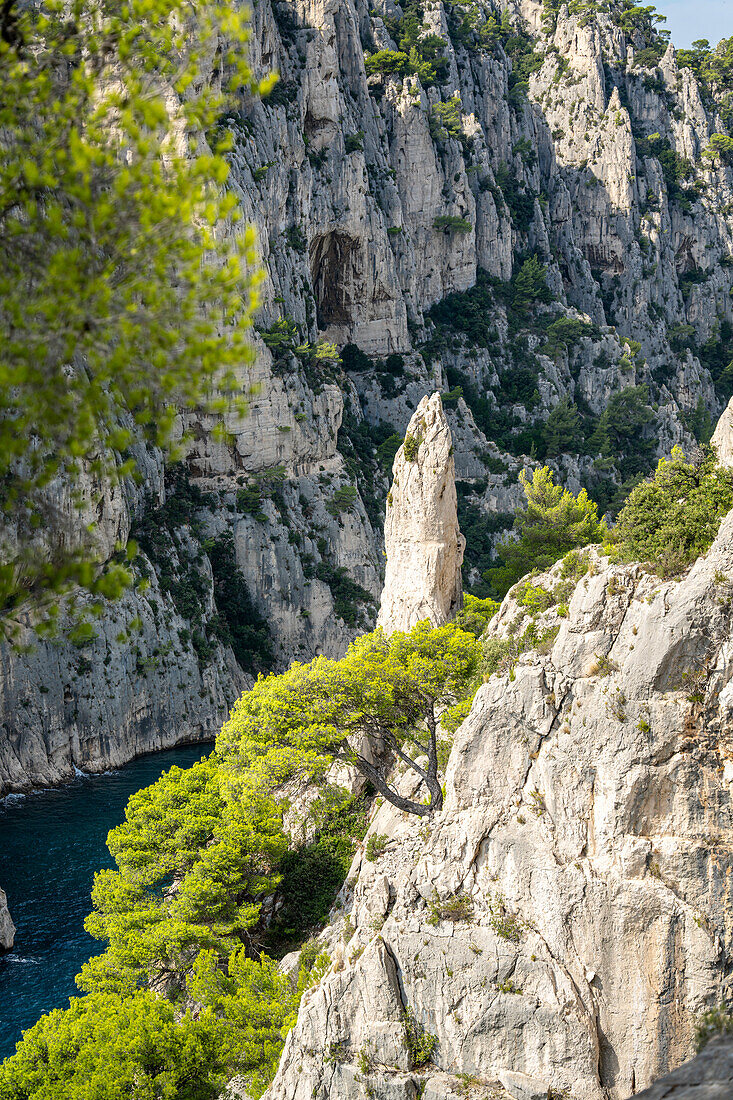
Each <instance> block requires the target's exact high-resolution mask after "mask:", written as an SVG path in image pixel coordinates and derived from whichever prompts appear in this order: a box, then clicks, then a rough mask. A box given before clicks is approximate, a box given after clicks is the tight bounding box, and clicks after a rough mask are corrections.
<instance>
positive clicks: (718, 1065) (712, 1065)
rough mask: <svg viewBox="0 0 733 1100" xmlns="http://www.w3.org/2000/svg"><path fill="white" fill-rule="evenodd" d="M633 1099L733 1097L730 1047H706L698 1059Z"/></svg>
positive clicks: (725, 1043)
mask: <svg viewBox="0 0 733 1100" xmlns="http://www.w3.org/2000/svg"><path fill="white" fill-rule="evenodd" d="M636 1095H637V1096H638V1097H639V1100H726V1098H727V1097H729V1096H731V1095H733V1043H732V1042H731V1040H730V1039H717V1040H715V1041H713V1042H711V1043H709V1044H708V1046H706V1047H705V1049H704V1050H703V1052H702V1054H699V1055H698V1056H697V1058H694V1059H693V1060H692V1061H691V1062H686V1063H685V1065H684V1066H680V1068H679V1069H677V1070H675V1071H674V1072H673V1073H669V1074H666V1075H665V1076H664V1077H662V1078H661V1079H660V1080H659V1081H657V1082H655V1084H653V1085H652V1087H651V1088H649V1089H644V1091H643V1092H639V1093H637V1094H636Z"/></svg>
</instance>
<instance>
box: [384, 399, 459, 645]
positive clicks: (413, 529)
mask: <svg viewBox="0 0 733 1100" xmlns="http://www.w3.org/2000/svg"><path fill="white" fill-rule="evenodd" d="M384 542H385V549H386V554H387V571H386V575H385V581H384V591H383V592H382V602H381V605H380V608H379V618H378V619H377V625H378V626H381V627H383V629H384V630H385V631H386V632H387V633H392V632H393V631H395V630H411V629H412V627H413V626H414V625H415V624H416V623H418V622H420V621H421V620H422V619H428V620H429V621H430V622H431V623H432V624H433V626H442V625H443V624H444V623H446V622H448V621H449V620H450V619H451V618H453V616H454V615H455V613H456V611H457V610H458V608H459V607H460V605H461V593H462V587H461V564H462V562H463V551H464V549H465V546H466V540H465V539H464V537H463V535H462V534H461V532H460V530H459V527H458V510H457V500H456V474H455V462H454V459H453V439H452V437H451V432H450V428H449V427H448V421H447V420H446V418H445V414H444V412H443V405H442V402H441V400H440V394H438V393H434V394H433V395H432V397H427V396H426V397H424V398H423V399H422V401H421V402H420V404H419V405H418V407H417V409H416V410H415V414H414V416H413V417H412V419H411V420H410V423H409V425H408V427H407V434H406V435H405V441H404V443H403V444H402V446H401V447H400V449H399V450H398V452H397V455H396V456H395V460H394V465H393V467H392V488H391V489H390V492H389V496H388V497H387V517H386V520H385V524H384Z"/></svg>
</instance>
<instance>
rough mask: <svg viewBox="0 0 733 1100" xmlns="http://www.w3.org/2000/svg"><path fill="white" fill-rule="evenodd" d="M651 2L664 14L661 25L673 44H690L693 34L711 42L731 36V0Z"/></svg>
mask: <svg viewBox="0 0 733 1100" xmlns="http://www.w3.org/2000/svg"><path fill="white" fill-rule="evenodd" d="M639 2H640V3H642V4H643V3H645V2H652V0H639ZM654 6H655V7H656V9H657V11H658V12H660V13H661V14H662V15H666V16H667V22H666V24H663V26H666V28H667V29H668V30H670V31H671V32H672V41H673V42H674V44H675V46H681V47H687V46H690V45H691V44H692V43H693V42H694V40H695V39H696V38H707V39H708V40H709V41H710V44H711V45H715V43H716V42H719V41H720V39H721V38H730V37H731V36H733V0H656V3H655V4H654Z"/></svg>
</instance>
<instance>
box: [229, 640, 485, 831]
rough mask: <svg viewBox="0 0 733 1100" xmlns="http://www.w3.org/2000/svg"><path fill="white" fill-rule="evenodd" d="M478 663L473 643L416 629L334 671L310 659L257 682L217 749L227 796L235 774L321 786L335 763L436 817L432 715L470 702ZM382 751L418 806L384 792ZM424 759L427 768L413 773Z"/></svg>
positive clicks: (359, 652)
mask: <svg viewBox="0 0 733 1100" xmlns="http://www.w3.org/2000/svg"><path fill="white" fill-rule="evenodd" d="M479 658H480V649H479V646H478V644H477V642H476V639H475V637H474V636H473V635H472V634H467V633H465V632H464V631H462V630H458V629H457V628H456V627H455V626H453V625H448V626H444V627H440V628H438V629H436V630H433V629H431V627H430V625H429V623H427V622H421V623H418V624H417V626H415V627H414V628H413V629H412V630H411V631H410V632H409V633H406V634H405V633H400V632H397V633H395V634H392V635H391V636H389V637H387V636H386V635H385V634H384V633H383V632H382V631H381V630H377V631H375V632H374V633H373V634H366V635H364V636H363V637H361V638H358V639H357V640H356V641H355V642H352V644H351V645H350V646H349V649H348V652H347V654H346V656H345V657H343V658H342V659H341V660H339V661H336V660H330V659H328V658H326V657H317V658H316V659H315V660H314V661H311V662H310V663H309V664H307V665H300V664H294V665H293V666H292V667H291V668H290V669H289V670H288V671H287V672H285V673H283V674H282V675H279V676H275V675H272V676H267V677H264V678H260V679H259V680H258V681H257V683H256V684H255V686H254V688H253V689H252V690H251V691H248V692H245V694H244V695H243V696H242V697H241V699H240V700H239V702H238V703H236V704H235V706H234V709H233V710H232V716H231V718H230V720H229V721H228V722H227V723H226V724H225V726H224V727H223V729H222V731H221V734H220V735H219V739H218V741H217V748H218V751H219V752H220V753H221V754H222V755H223V756H224V757H226V758H227V761H228V762H227V769H228V771H229V773H230V777H231V782H232V784H233V785H234V789H236V785H237V775H238V773H240V772H241V773H242V774H245V775H248V776H252V775H253V774H258V775H259V776H260V780H259V781H260V782H261V783H262V784H264V785H266V786H271V785H272V783H273V781H274V777H275V776H277V777H278V778H277V781H278V782H280V783H282V782H283V781H284V780H285V779H286V778H295V777H299V778H300V779H301V780H302V779H303V778H305V777H307V776H309V775H310V776H313V777H318V776H319V775H320V776H322V775H324V774H325V773H326V771H327V770H328V768H329V767H330V765H331V763H332V761H333V760H339V761H342V762H343V763H345V764H348V765H351V766H352V767H355V768H357V769H358V770H359V771H360V772H361V773H362V775H364V776H365V778H366V779H368V780H369V781H370V783H372V784H373V785H374V787H375V788H376V789H377V791H378V792H379V793H380V794H381V795H382V796H383V797H384V798H385V799H386V800H387V801H388V802H391V803H392V805H394V806H397V807H398V808H399V809H401V810H405V811H407V812H408V813H413V814H417V815H425V814H430V813H432V812H433V811H434V810H437V809H440V807H441V806H442V804H443V794H442V791H441V787H440V782H439V780H438V747H437V737H436V730H437V725H438V720H439V713H440V711H441V709H442V708H443V707H445V706H446V705H448V704H451V703H453V702H455V701H456V700H457V699H461V698H463V697H464V696H465V695H467V694H468V692H469V689H470V686H471V683H472V680H473V678H474V676H475V674H476V671H477V669H478V663H479ZM385 748H386V749H387V750H388V752H389V753H390V754H392V755H393V756H395V757H397V758H399V760H401V761H402V763H403V764H405V765H406V766H407V768H408V769H410V770H411V771H412V772H414V773H415V775H416V776H418V777H419V779H420V781H421V786H422V787H424V791H423V794H424V795H425V796H426V798H425V801H422V802H418V801H416V800H415V799H414V798H408V797H405V796H403V795H401V794H400V793H399V792H398V791H397V790H396V789H395V787H394V786H393V785H392V784H391V783H390V782H389V780H388V778H387V773H388V765H387V762H386V761H385V760H384V750H385ZM421 756H426V757H427V761H428V762H427V764H426V765H423V764H421V763H418V760H419V758H420V757H421Z"/></svg>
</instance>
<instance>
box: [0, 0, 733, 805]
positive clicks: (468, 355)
mask: <svg viewBox="0 0 733 1100" xmlns="http://www.w3.org/2000/svg"><path fill="white" fill-rule="evenodd" d="M571 7H572V8H573V11H570V10H569V9H568V6H566V5H559V4H555V3H548V4H546V5H544V6H543V5H542V4H540V3H539V2H538V0H522V2H521V3H519V2H515V3H512V4H510V5H509V6H508V7H507V8H506V16H505V18H504V22H503V23H502V22H501V11H500V9H499V7H495V6H494V5H493V4H492V3H491V2H490V0H477V3H475V4H465V5H461V4H457V5H456V4H447V3H445V4H444V3H442V2H441V0H420V2H419V3H418V2H412V0H411V2H410V4H406V5H405V6H404V8H401V7H399V6H398V5H396V4H393V3H392V2H391V0H377V2H376V3H375V4H372V5H370V4H367V2H366V0H277V2H274V3H273V2H272V0H261V2H260V3H258V4H257V5H256V6H255V7H254V10H253V15H252V21H253V35H252V60H253V64H254V66H255V68H256V69H257V71H258V72H264V71H266V70H269V69H271V68H276V69H277V70H278V71H279V72H280V74H281V81H280V83H279V85H278V86H277V87H276V89H275V90H274V91H273V92H272V93H271V94H270V95H269V96H268V97H267V99H266V100H265V101H262V102H260V101H252V100H251V99H249V98H248V97H243V98H242V100H241V103H240V104H239V105H238V108H235V109H233V110H232V111H231V112H230V114H228V115H227V116H226V117H224V118H222V119H221V120H220V125H221V126H222V127H226V128H228V129H229V130H230V131H231V134H232V139H233V148H232V152H231V154H230V157H231V166H232V175H231V188H232V191H233V193H234V194H236V196H237V197H238V200H239V204H240V209H241V213H242V214H243V216H244V218H245V219H247V220H249V221H251V222H252V223H253V224H254V225H255V227H256V229H257V233H258V239H259V249H260V254H261V258H262V262H263V265H264V268H265V280H264V283H263V287H262V308H261V312H260V314H259V317H258V320H257V327H258V333H257V334H256V335H255V342H256V348H257V359H256V362H255V364H254V366H253V367H252V368H251V369H250V368H244V367H243V368H242V382H243V385H245V386H246V387H250V386H255V388H256V389H255V396H254V397H253V400H252V408H251V413H250V416H249V417H248V418H247V419H246V420H244V421H242V422H239V421H235V422H233V423H231V424H230V425H229V427H230V429H231V432H232V439H233V442H232V443H231V445H224V444H223V443H221V442H220V441H218V440H217V439H216V438H215V437H214V435H213V433H212V428H213V421H212V420H210V419H209V418H207V417H205V416H202V415H195V414H192V415H191V416H190V417H187V427H188V428H189V430H190V434H191V436H192V438H193V444H192V446H191V450H190V453H189V454H188V457H187V467H188V470H189V472H190V474H191V475H192V477H193V479H194V481H195V483H196V484H197V485H199V487H200V488H201V489H202V490H203V491H204V492H205V493H206V495H207V498H208V502H207V504H206V505H205V506H202V507H201V508H200V509H198V510H197V511H196V514H195V515H194V516H193V517H192V518H193V520H194V521H195V524H197V525H198V528H199V532H200V537H199V536H192V537H194V541H195V542H196V549H195V550H192V556H191V557H190V559H189V557H188V555H187V552H186V551H184V552H183V553H184V557H186V558H187V560H189V561H190V562H193V563H194V564H193V565H191V566H190V567H189V565H186V564H185V563H183V564H181V563H180V562H177V561H176V558H177V555H176V554H174V555H173V558H174V567H173V569H169V568H168V565H167V560H166V556H165V555H163V557H162V559H161V560H158V561H150V559H149V557H148V561H149V567H150V568H152V572H153V573H154V574H155V579H153V578H152V577H151V578H149V579H150V580H151V588H150V589H149V590H148V592H147V593H143V592H139V593H138V594H136V596H135V597H134V599H133V600H132V601H131V603H130V605H129V608H128V611H129V614H128V613H127V612H126V616H127V617H126V619H125V623H122V624H121V623H120V622H119V621H118V619H119V617H120V614H119V610H118V609H114V608H113V609H110V611H109V612H108V614H107V615H106V616H105V617H104V618H103V620H102V621H100V622H99V623H98V625H97V626H96V628H95V629H96V633H97V636H98V637H97V640H96V641H95V642H94V643H93V644H91V645H90V647H89V648H87V647H85V646H84V645H79V646H75V645H71V644H68V645H67V644H64V643H62V642H59V643H56V644H54V645H53V646H50V647H46V646H42V647H40V648H39V649H38V650H37V653H36V655H35V656H31V657H30V658H26V657H24V656H22V655H18V654H14V653H9V652H6V653H5V654H4V656H3V662H4V664H3V668H4V687H3V699H2V706H1V708H0V729H1V730H2V732H1V733H0V745H1V746H2V747H1V748H0V790H2V789H6V788H8V787H17V786H19V785H23V784H27V783H32V782H46V781H47V780H48V778H49V777H51V776H57V777H58V776H61V775H64V774H69V773H70V771H71V769H72V766H73V764H74V763H77V762H80V761H81V762H82V763H83V762H84V761H89V762H92V763H93V766H100V767H101V766H104V764H105V763H112V762H119V761H120V760H121V759H127V758H129V757H130V756H131V755H133V754H134V753H135V752H137V751H141V750H142V749H143V748H154V747H157V746H159V745H160V744H165V743H171V742H172V741H175V740H176V739H179V738H182V737H192V736H201V735H204V734H205V733H206V732H207V731H210V730H213V729H215V728H216V726H217V725H218V722H219V717H220V715H221V714H222V713H223V712H225V711H226V708H227V706H228V705H229V704H230V703H231V701H232V699H233V697H234V694H235V693H236V690H237V689H238V687H239V685H240V683H241V682H242V680H243V677H244V676H245V675H246V674H248V673H251V671H252V668H250V667H247V666H246V664H245V665H242V664H241V663H240V662H239V661H238V659H237V658H236V654H234V650H233V649H232V647H231V645H230V644H229V641H228V640H227V632H226V630H222V629H221V623H222V620H223V619H225V618H226V616H225V615H224V614H223V613H222V610H221V608H220V606H219V603H220V602H221V592H222V588H223V584H224V582H223V581H221V579H219V580H217V578H216V577H215V576H213V571H212V568H211V560H210V558H209V550H208V549H207V547H208V544H209V541H210V540H211V539H214V540H216V539H219V538H221V537H222V536H223V535H226V534H229V535H230V536H231V541H232V543H233V546H234V553H235V559H236V568H237V570H238V574H239V576H240V578H241V580H242V582H243V583H244V584H245V585H246V587H247V589H248V592H249V597H250V599H251V602H252V604H253V606H254V609H255V610H256V612H257V613H258V614H259V615H260V616H261V617H262V618H263V619H265V620H266V621H267V623H268V624H270V635H271V637H270V644H271V650H272V659H273V662H274V663H275V664H277V665H282V664H284V663H286V662H287V661H289V660H291V659H292V658H294V657H304V658H307V657H310V656H313V655H315V654H316V653H319V652H326V653H330V654H334V655H336V654H339V653H341V652H343V651H344V648H345V646H346V645H347V643H348V641H349V640H350V639H351V638H352V637H354V636H355V634H356V633H357V632H359V631H360V630H363V629H365V628H366V627H367V626H370V625H373V623H374V612H375V601H376V599H377V598H378V594H379V591H380V587H381V576H380V572H381V565H382V556H381V540H382V534H381V517H382V516H383V514H384V502H385V498H386V495H387V490H388V482H387V471H388V468H389V463H390V461H391V458H392V455H393V453H394V448H393V447H392V445H393V444H394V443H395V442H398V441H399V440H400V439H401V438H402V437H403V434H404V431H405V428H406V426H407V424H408V422H409V420H410V418H411V417H412V415H413V413H414V412H415V409H416V408H417V406H418V405H419V403H420V401H421V400H422V398H423V397H424V396H425V395H426V394H429V393H433V392H435V391H438V392H441V393H442V394H443V397H444V406H445V408H446V415H447V418H448V420H449V423H450V427H451V432H452V437H453V446H454V456H455V465H456V474H457V477H458V507H459V519H460V522H461V528H462V530H463V532H464V534H465V535H466V536H467V540H468V546H467V551H466V563H465V567H464V574H465V577H466V579H467V581H468V582H469V583H470V584H471V585H476V584H480V583H481V575H482V573H483V572H484V571H485V570H486V568H487V566H488V565H489V563H490V559H491V554H492V547H493V546H494V545H495V543H496V540H497V539H498V538H500V537H501V534H502V532H503V531H504V530H505V529H506V527H507V526H508V525H509V524H510V523H511V520H512V512H513V509H514V507H515V506H516V504H517V503H518V502H519V494H520V490H519V489H518V486H517V473H518V470H519V469H521V468H522V466H524V465H526V464H530V465H531V464H532V462H533V461H534V458H533V457H532V456H533V455H536V456H537V458H538V459H542V458H544V457H545V456H546V457H547V458H548V459H549V460H550V461H551V462H552V463H553V464H554V465H555V466H556V467H557V468H558V470H559V472H560V474H561V476H562V478H563V479H564V480H565V481H566V482H567V483H568V484H569V485H570V487H571V488H573V489H574V490H577V489H578V488H579V487H580V485H581V484H585V485H587V487H588V489H589V491H590V493H591V495H592V496H594V497H595V498H596V499H598V500H599V502H600V503H601V505H602V508H603V509H605V508H606V507H609V506H612V505H613V504H614V502H617V498H618V495H619V487H620V485H622V484H623V483H624V482H626V481H628V479H630V478H633V477H635V476H636V475H637V474H638V473H639V472H640V471H643V470H645V469H648V468H649V467H650V465H652V464H653V462H654V460H655V458H656V456H657V455H658V454H661V453H664V452H668V451H669V450H670V448H671V446H672V445H673V444H674V443H676V442H681V443H682V444H684V445H686V446H688V447H689V446H691V445H692V444H693V436H694V434H695V433H697V435H699V436H701V437H704V436H705V433H706V426H707V424H708V421H709V419H710V418H711V417H713V418H715V417H716V416H717V415H718V413H719V411H720V409H721V408H722V405H723V404H724V402H725V401H726V400H727V399H728V398H729V397H730V382H729V380H728V379H727V376H726V373H725V367H726V364H727V363H728V362H729V361H730V359H731V358H732V357H733V299H731V296H730V290H731V287H732V286H733V266H732V265H731V258H732V257H733V216H732V214H731V210H732V209H733V205H732V203H733V187H732V185H733V173H732V170H731V168H730V167H729V166H726V165H724V164H723V165H721V164H719V163H717V162H715V161H714V160H710V159H705V158H704V157H703V153H704V151H705V149H706V148H707V146H708V144H709V141H710V137H711V135H712V134H713V133H714V132H717V131H720V130H722V129H724V126H725V122H724V119H723V118H722V116H721V113H720V110H719V104H718V103H717V101H716V99H715V96H714V95H713V94H712V93H711V92H710V89H707V88H705V87H703V86H701V85H700V84H699V83H698V81H697V80H696V78H695V76H694V75H693V73H692V72H691V71H690V70H689V69H687V68H681V67H680V65H679V63H678V59H677V56H676V54H675V51H674V49H673V48H672V47H669V48H668V47H667V45H666V44H665V43H664V42H663V41H662V40H661V39H659V38H658V36H656V35H655V32H654V31H653V28H650V27H649V26H646V25H640V26H638V27H633V26H627V25H626V24H624V23H623V20H622V19H621V18H620V15H619V12H618V11H617V10H616V9H615V8H613V7H612V9H611V10H610V11H609V12H598V11H593V10H591V9H590V8H589V7H588V6H587V5H583V6H580V7H579V8H578V7H577V6H576V5H571ZM576 8H577V10H576ZM416 15H417V16H419V18H418V19H417V26H418V28H419V35H418V37H419V39H420V43H418V45H419V46H420V50H422V52H423V53H424V54H425V57H426V58H427V56H428V54H429V53H430V51H433V61H432V62H428V63H426V64H422V62H421V64H422V67H420V65H418V64H417V63H415V62H413V61H410V50H411V48H412V46H411V45H410V44H409V42H408V38H409V35H408V33H407V31H406V30H405V27H408V26H413V24H414V23H415V20H414V18H413V17H414V16H416ZM543 15H544V18H543ZM401 17H404V20H403V18H401ZM494 17H496V18H495V19H494ZM492 20H493V22H492ZM410 33H412V32H410ZM421 43H424V44H421ZM403 47H404V49H403ZM416 48H417V47H416ZM382 50H388V51H392V52H393V53H398V54H400V53H401V54H402V55H404V57H405V58H406V59H407V60H406V61H405V62H400V63H399V64H398V66H397V68H396V69H395V68H394V66H393V65H390V64H389V59H388V61H387V62H380V61H379V59H378V58H379V53H380V51H382ZM420 50H418V56H420V57H421V56H422V54H420ZM528 261H529V262H530V267H529V268H526V269H524V270H523V267H524V264H525V262H528ZM533 265H534V266H533ZM542 270H543V271H544V275H542V277H540V276H539V274H538V272H540V271H542ZM538 279H539V281H538ZM543 279H544V283H543ZM330 341H333V342H334V343H335V344H336V345H337V351H339V352H340V353H341V357H342V362H341V364H339V363H337V362H336V360H335V359H334V356H333V352H332V351H331V350H329V348H328V347H327V346H326V344H327V343H328V342H330ZM390 448H392V449H390ZM141 461H142V464H143V468H144V484H143V485H142V486H141V487H139V488H136V487H134V486H128V487H124V488H120V489H117V490H111V489H109V488H108V487H105V486H98V485H91V486H89V491H88V492H87V493H86V496H87V497H88V501H89V509H88V511H89V517H91V518H93V519H94V520H95V521H96V523H97V527H98V536H99V539H100V544H101V543H104V545H107V546H108V548H109V549H112V547H113V546H114V542H115V540H116V539H118V538H119V539H121V540H122V541H124V539H125V538H127V536H128V534H129V532H130V530H131V528H132V527H133V526H134V525H135V524H139V523H140V522H142V521H143V519H144V516H145V515H150V514H151V512H152V511H153V510H155V509H159V508H160V507H161V506H162V504H163V498H164V494H165V495H166V496H167V497H168V498H169V497H170V489H165V488H164V485H163V471H162V464H161V461H160V456H159V455H156V454H153V453H150V452H148V451H145V452H144V454H143V455H142V456H141ZM57 497H58V501H57V504H58V507H57V508H56V513H57V514H58V515H59V516H62V515H63V512H64V500H65V497H64V492H63V488H62V487H60V488H59V490H58V493H57ZM67 511H68V509H67ZM89 517H88V516H87V514H86V512H85V516H84V522H86V520H87V518H89ZM59 522H61V520H59ZM80 523H81V521H80ZM188 528H190V523H189V522H188V521H186V522H183V523H182V525H181V529H182V530H183V533H182V535H181V539H180V541H181V543H182V545H183V543H185V541H186V539H187V538H188V537H189V536H188V535H187V534H186V529H188ZM199 556H200V557H199ZM196 557H199V561H198V563H196V562H195V561H194V559H195V558H196ZM207 562H209V564H207ZM179 566H180V568H179ZM194 566H195V568H194ZM149 567H148V566H146V565H145V564H144V563H143V568H144V569H145V570H146V571H148V569H149ZM194 572H195V573H196V578H195V579H194ZM158 590H159V591H158ZM156 614H157V617H158V618H160V617H162V618H163V619H165V618H166V616H167V617H168V619H169V620H170V622H169V623H168V624H167V625H164V627H163V629H162V646H159V645H158V643H157V641H156V640H155V639H154V637H153V636H152V635H151V634H150V632H149V627H148V626H147V625H146V624H153V623H154V622H155V620H156ZM179 618H180V620H181V621H180V622H179V621H178V619H179ZM138 621H139V622H142V624H143V629H142V637H141V644H140V645H139V647H138V648H139V653H134V644H133V658H132V659H131V658H130V655H129V649H128V648H127V647H126V643H123V642H120V641H117V638H118V637H125V636H126V635H127V633H128V631H127V627H126V624H127V623H128V622H132V623H135V624H137V623H138ZM123 628H124V629H123ZM181 637H182V638H183V639H184V640H183V641H179V639H180V638H181ZM194 639H195V640H196V644H195V647H194V650H193V651H192V648H191V645H190V644H189V643H191V644H193V640H194ZM169 646H170V648H168V647H169ZM95 647H96V648H95ZM156 649H157V650H158V652H156ZM162 649H165V652H162ZM233 654H234V656H232V655H233ZM100 656H101V658H102V667H101V668H100V667H99V658H100ZM105 662H106V664H105ZM232 662H234V663H232ZM89 664H92V665H93V672H91V673H90V672H89V669H88V665H89ZM235 666H237V667H235ZM85 677H86V678H87V682H86V683H83V682H82V681H83V680H84V678H85ZM179 686H180V688H181V689H179ZM183 688H186V689H187V690H182V689H183ZM188 688H191V689H192V690H188ZM42 689H43V690H42ZM87 693H89V694H90V695H93V697H94V702H93V704H92V703H91V702H90V703H89V708H88V709H89V714H90V717H89V720H87V717H86V709H85V708H86V702H85V701H84V699H83V696H84V695H85V694H87ZM161 698H163V699H165V703H161V704H158V703H157V702H152V701H151V700H157V699H161ZM78 699H81V705H79V704H78ZM92 712H93V713H92ZM80 746H81V747H80Z"/></svg>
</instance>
